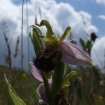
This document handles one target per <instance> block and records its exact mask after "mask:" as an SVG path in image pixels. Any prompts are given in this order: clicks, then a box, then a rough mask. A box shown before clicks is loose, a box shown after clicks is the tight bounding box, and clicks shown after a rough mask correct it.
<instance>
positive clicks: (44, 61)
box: [35, 20, 92, 72]
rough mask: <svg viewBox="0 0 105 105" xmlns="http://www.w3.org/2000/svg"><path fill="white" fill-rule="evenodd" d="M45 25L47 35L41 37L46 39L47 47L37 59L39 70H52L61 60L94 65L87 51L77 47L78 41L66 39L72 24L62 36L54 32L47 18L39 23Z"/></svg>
mask: <svg viewBox="0 0 105 105" xmlns="http://www.w3.org/2000/svg"><path fill="white" fill-rule="evenodd" d="M43 25H44V26H46V28H47V32H46V35H45V36H41V38H42V39H43V40H45V44H46V47H45V50H44V51H43V52H41V54H39V56H38V57H37V59H36V60H35V66H36V67H37V68H38V69H39V70H42V71H46V72H48V71H51V70H53V69H54V67H55V66H56V64H57V62H58V61H60V60H61V61H63V62H65V63H68V64H72V65H80V66H84V65H85V66H92V60H91V59H90V57H89V56H88V55H87V54H86V53H85V52H83V51H82V50H81V49H79V48H78V47H77V45H76V44H77V42H76V41H74V42H69V41H66V40H65V38H66V37H67V36H68V35H69V33H70V30H71V27H70V26H68V27H67V28H66V30H65V32H64V33H63V35H62V36H61V37H60V36H56V35H55V34H54V32H53V30H52V27H51V25H50V24H49V22H48V21H47V20H42V21H41V22H40V24H37V26H43ZM39 37H40V36H39ZM73 43H74V44H73Z"/></svg>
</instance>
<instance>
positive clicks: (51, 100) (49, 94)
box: [41, 73, 55, 105]
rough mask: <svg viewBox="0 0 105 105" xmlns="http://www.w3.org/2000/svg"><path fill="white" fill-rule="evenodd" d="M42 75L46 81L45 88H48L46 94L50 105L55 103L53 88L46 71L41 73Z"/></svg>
mask: <svg viewBox="0 0 105 105" xmlns="http://www.w3.org/2000/svg"><path fill="white" fill-rule="evenodd" d="M41 75H42V78H43V82H44V86H45V90H46V94H47V97H48V101H49V105H54V103H55V101H54V99H55V98H53V97H52V95H51V89H50V87H49V83H48V80H47V79H46V78H45V76H44V73H41Z"/></svg>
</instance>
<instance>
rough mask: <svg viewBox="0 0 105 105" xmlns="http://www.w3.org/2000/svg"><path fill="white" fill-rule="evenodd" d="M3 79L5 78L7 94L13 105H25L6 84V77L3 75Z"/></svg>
mask: <svg viewBox="0 0 105 105" xmlns="http://www.w3.org/2000/svg"><path fill="white" fill-rule="evenodd" d="M4 77H5V82H6V83H7V85H8V91H9V94H10V96H11V98H12V100H13V102H14V104H15V105H26V104H25V102H24V101H23V100H22V99H21V98H19V97H18V95H17V93H16V92H15V90H14V89H13V87H12V86H11V85H10V83H9V82H8V80H7V78H6V75H4Z"/></svg>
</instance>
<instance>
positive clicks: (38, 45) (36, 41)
mask: <svg viewBox="0 0 105 105" xmlns="http://www.w3.org/2000/svg"><path fill="white" fill-rule="evenodd" d="M31 27H32V31H31V32H30V33H29V36H30V38H31V41H32V43H33V46H34V51H35V54H36V56H38V55H39V53H40V51H41V50H43V49H44V41H43V40H42V39H41V38H40V37H39V35H42V33H41V31H40V29H39V28H38V27H37V26H35V25H32V26H31Z"/></svg>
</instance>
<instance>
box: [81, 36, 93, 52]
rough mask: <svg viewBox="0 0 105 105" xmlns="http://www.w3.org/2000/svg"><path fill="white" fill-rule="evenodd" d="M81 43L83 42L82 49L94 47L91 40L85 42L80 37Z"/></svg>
mask: <svg viewBox="0 0 105 105" xmlns="http://www.w3.org/2000/svg"><path fill="white" fill-rule="evenodd" d="M80 44H81V46H82V49H83V50H84V51H87V49H91V48H92V42H91V41H90V40H88V41H87V42H85V41H84V40H83V39H82V38H80Z"/></svg>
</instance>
